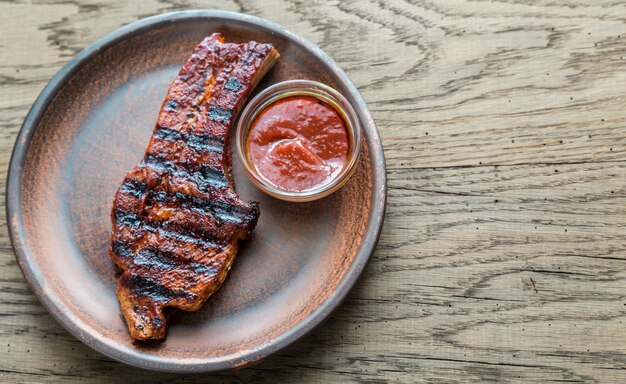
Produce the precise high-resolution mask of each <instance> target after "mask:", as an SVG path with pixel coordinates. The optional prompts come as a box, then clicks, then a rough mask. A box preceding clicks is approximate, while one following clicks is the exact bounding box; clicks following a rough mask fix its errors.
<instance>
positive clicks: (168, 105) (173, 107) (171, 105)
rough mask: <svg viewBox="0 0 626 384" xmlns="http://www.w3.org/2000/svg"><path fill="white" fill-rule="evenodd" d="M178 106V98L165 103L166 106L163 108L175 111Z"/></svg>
mask: <svg viewBox="0 0 626 384" xmlns="http://www.w3.org/2000/svg"><path fill="white" fill-rule="evenodd" d="M177 108H178V103H177V102H176V100H169V101H168V102H167V103H165V107H163V109H164V110H166V111H167V112H175V111H176V109H177Z"/></svg>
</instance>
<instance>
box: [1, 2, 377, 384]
mask: <svg viewBox="0 0 626 384" xmlns="http://www.w3.org/2000/svg"><path fill="white" fill-rule="evenodd" d="M214 31H219V32H222V34H223V35H224V36H225V38H226V40H227V41H232V42H243V41H248V40H257V41H261V42H270V43H273V44H274V45H275V46H276V47H277V48H278V51H279V52H280V53H281V54H282V58H281V59H280V61H279V63H278V64H277V66H276V67H275V68H274V69H273V70H272V71H271V72H270V73H269V75H268V76H267V77H266V78H265V80H264V81H263V82H262V83H261V84H260V85H259V86H258V87H257V90H259V89H263V88H265V87H267V86H268V85H270V84H273V83H276V82H278V81H283V80H287V79H294V78H306V79H311V80H317V81H321V82H324V83H326V84H328V85H330V86H332V87H334V88H336V89H337V90H339V91H340V92H341V93H342V94H343V95H345V96H346V97H347V98H348V100H349V101H350V102H351V103H352V104H353V105H354V106H355V108H356V110H357V112H358V114H359V118H360V120H361V124H362V126H363V128H364V144H365V145H364V146H363V153H362V156H361V161H360V163H359V165H358V169H357V171H356V173H355V175H354V176H353V177H352V178H351V179H350V181H349V182H348V184H347V185H346V186H345V187H343V188H342V189H341V190H340V191H338V192H336V193H335V194H333V195H332V196H330V197H328V198H325V199H322V200H319V201H316V202H312V203H287V202H284V201H280V200H276V199H273V198H270V197H268V196H266V195H264V194H263V193H262V192H260V191H259V190H257V189H256V188H255V187H253V185H252V184H251V183H250V182H249V181H248V180H247V178H246V177H245V175H244V173H243V171H242V169H241V166H240V165H239V164H238V163H237V160H236V159H237V157H235V156H234V157H233V159H235V163H234V178H235V185H236V187H237V189H238V191H239V193H240V194H241V195H242V196H243V198H245V199H253V200H258V201H260V202H261V218H260V220H259V224H258V226H257V228H256V230H255V231H254V236H253V237H252V239H251V240H248V241H245V242H242V247H241V250H240V252H239V255H238V258H237V260H236V261H235V264H234V267H233V270H232V272H231V273H230V277H229V278H228V279H227V280H226V283H225V284H224V285H223V287H222V288H221V289H220V291H219V292H218V293H217V294H216V295H215V296H213V297H212V298H211V299H210V300H209V301H208V302H207V305H205V307H204V308H203V309H202V310H200V311H198V312H194V313H184V312H179V313H177V314H175V316H174V317H173V318H172V319H171V325H170V327H169V332H168V335H167V340H165V341H164V342H162V343H158V344H149V345H146V344H135V343H132V342H131V340H130V338H129V336H128V331H127V329H126V325H125V323H124V320H123V318H122V317H121V315H120V311H119V308H118V302H117V299H116V297H115V287H116V278H115V272H114V270H113V263H112V262H111V261H110V260H109V256H108V255H107V251H106V249H107V245H108V243H109V235H110V231H111V224H110V220H109V209H110V207H111V202H112V199H113V195H114V193H115V190H116V189H117V187H118V186H119V184H120V182H121V181H122V179H123V177H124V175H125V173H126V171H128V170H130V169H131V168H132V167H133V166H134V165H135V164H136V163H137V162H138V161H139V160H140V158H141V156H142V154H143V152H144V150H145V147H146V145H147V142H148V138H149V137H150V134H151V132H152V128H153V126H154V122H155V121H156V118H157V114H158V111H159V107H160V105H161V101H162V99H163V98H164V96H165V93H166V90H167V88H168V86H169V84H170V82H171V81H172V80H173V79H174V77H175V76H176V74H177V72H178V70H179V69H180V67H181V66H182V64H183V62H184V61H185V60H186V59H187V57H188V55H189V54H190V52H191V51H192V49H193V48H194V46H195V45H196V44H197V43H198V42H199V41H200V40H201V39H202V38H203V37H205V36H206V35H207V34H209V33H211V32H214ZM385 200H386V177H385V164H384V158H383V151H382V146H381V143H380V139H379V136H378V133H377V131H376V127H375V125H374V121H373V120H372V117H371V115H370V113H369V111H368V109H367V106H366V105H365V102H364V101H363V99H362V97H361V96H360V94H359V92H358V91H357V90H356V88H355V87H354V85H353V84H352V82H351V81H350V80H349V79H348V77H347V76H346V74H345V73H344V72H343V71H342V70H341V68H339V66H338V65H337V64H336V63H335V62H334V61H333V60H332V59H331V58H330V57H329V56H328V55H326V54H325V53H324V52H323V51H322V50H321V49H320V48H318V47H317V46H315V45H314V44H312V43H310V42H308V41H306V40H304V39H303V38H301V37H300V36H298V35H296V34H294V33H292V32H289V31H287V30H285V29H284V28H282V27H281V26H279V25H276V24H273V23H270V22H268V21H265V20H262V19H259V18H256V17H251V16H247V15H242V14H237V13H230V12H220V11H186V12H176V13H170V14H165V15H160V16H156V17H151V18H147V19H144V20H140V21H137V22H135V23H132V24H130V25H127V26H125V27H123V28H121V29H119V30H117V31H115V32H113V33H111V34H109V35H107V36H105V37H104V38H102V39H100V40H98V41H97V42H96V43H95V44H93V45H92V46H91V47H89V48H87V49H85V50H84V51H83V52H81V53H80V54H78V55H77V56H76V57H75V58H74V59H73V60H71V61H70V62H69V63H68V64H67V65H66V66H65V67H64V68H63V69H62V70H61V71H60V72H59V73H58V74H57V75H56V76H55V77H54V78H53V79H52V81H50V83H49V84H48V86H47V87H46V88H45V89H44V90H43V92H42V93H41V95H40V96H39V98H38V99H37V101H36V102H35V104H34V105H33V107H32V108H31V110H30V112H29V113H28V116H27V117H26V119H25V121H24V124H23V126H22V129H21V131H20V134H19V136H18V139H17V143H16V144H15V148H14V151H13V157H12V159H11V165H10V170H9V177H8V185H7V215H8V222H9V231H10V234H11V239H12V241H13V247H14V249H15V253H16V255H17V260H18V262H19V265H20V267H21V268H22V271H23V273H24V276H25V277H26V280H28V283H29V284H30V286H31V288H32V290H33V291H34V292H35V294H36V295H37V297H39V300H40V301H41V302H42V303H43V305H44V306H45V307H46V308H47V309H48V311H50V313H51V314H52V315H53V316H54V317H55V318H56V319H57V320H58V321H59V322H60V323H61V324H63V325H64V326H65V327H66V328H67V329H68V330H69V331H70V332H71V333H72V334H73V335H74V336H76V337H77V338H79V339H80V340H81V341H83V342H84V343H85V344H87V345H89V346H90V347H92V348H94V349H96V350H97V351H100V352H102V353H104V354H105V355H108V356H110V357H112V358H114V359H116V360H119V361H122V362H125V363H128V364H131V365H135V366H139V367H143V368H148V369H155V370H162V371H176V372H200V371H204V372H206V371H216V370H223V369H228V368H235V367H241V366H245V365H247V364H250V363H252V362H255V361H258V360H260V359H262V358H264V357H266V356H268V355H269V354H271V353H273V352H276V351H277V350H279V349H280V348H283V347H285V346H286V345H288V344H289V343H291V342H293V341H295V340H296V339H298V338H300V337H301V336H303V335H304V334H305V333H307V332H308V331H310V330H311V329H313V328H314V327H315V326H316V325H318V324H319V323H320V322H321V321H322V320H324V319H325V318H326V317H328V315H329V314H330V313H331V311H332V310H333V309H334V308H335V307H337V305H338V304H339V303H340V302H341V301H342V299H343V298H345V297H346V295H347V294H348V291H349V290H350V288H351V287H352V286H353V285H354V283H355V281H356V280H357V278H358V277H359V275H360V274H361V272H362V271H363V269H364V268H365V265H366V263H367V261H368V259H369V257H370V255H371V254H372V252H373V250H374V247H375V246H376V242H377V239H378V236H379V234H380V230H381V227H382V223H383V216H384V211H385Z"/></svg>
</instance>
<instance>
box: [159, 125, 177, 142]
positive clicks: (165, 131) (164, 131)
mask: <svg viewBox="0 0 626 384" xmlns="http://www.w3.org/2000/svg"><path fill="white" fill-rule="evenodd" d="M152 136H153V137H156V138H157V139H160V140H166V141H178V140H183V134H182V133H180V132H178V131H175V130H173V129H169V128H167V127H164V126H162V125H159V126H157V127H156V129H155V130H154V133H152Z"/></svg>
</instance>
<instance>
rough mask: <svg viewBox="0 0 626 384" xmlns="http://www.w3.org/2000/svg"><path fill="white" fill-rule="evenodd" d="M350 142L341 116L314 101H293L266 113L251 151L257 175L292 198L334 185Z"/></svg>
mask: <svg viewBox="0 0 626 384" xmlns="http://www.w3.org/2000/svg"><path fill="white" fill-rule="evenodd" d="M349 144H350V143H349V136H348V131H347V130H346V123H345V121H344V119H343V117H342V116H341V114H340V113H339V112H338V111H337V110H336V109H335V108H334V107H333V106H332V105H330V104H328V103H326V102H324V101H322V100H320V99H318V98H316V97H313V96H290V97H286V98H283V99H279V100H277V101H275V102H274V103H272V104H270V105H268V106H267V107H265V109H263V110H262V111H261V112H260V113H259V115H258V116H257V117H256V119H254V121H253V122H252V124H251V126H250V128H249V131H248V140H247V151H248V156H249V157H250V160H251V161H252V164H253V165H254V167H255V168H256V169H257V171H258V172H259V173H260V174H261V175H262V176H263V177H264V178H265V179H266V180H267V181H269V182H270V183H272V184H273V185H275V186H276V187H278V188H280V189H282V190H285V191H289V192H303V191H308V190H311V189H315V188H317V187H319V186H322V185H324V184H327V183H328V182H330V181H332V180H333V179H334V178H335V177H337V175H338V174H339V173H340V172H341V170H342V169H343V167H344V166H345V165H346V161H347V158H348V150H349Z"/></svg>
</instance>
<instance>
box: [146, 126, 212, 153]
mask: <svg viewBox="0 0 626 384" xmlns="http://www.w3.org/2000/svg"><path fill="white" fill-rule="evenodd" d="M153 137H156V138H157V139H159V140H165V141H172V142H176V141H182V142H184V143H185V144H187V145H188V146H190V147H191V148H193V149H196V150H198V151H206V152H222V151H223V150H224V140H223V139H222V138H221V137H219V136H216V135H199V134H187V133H183V132H179V131H175V130H173V129H170V128H167V127H163V126H158V127H157V128H156V129H155V130H154V133H153Z"/></svg>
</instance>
